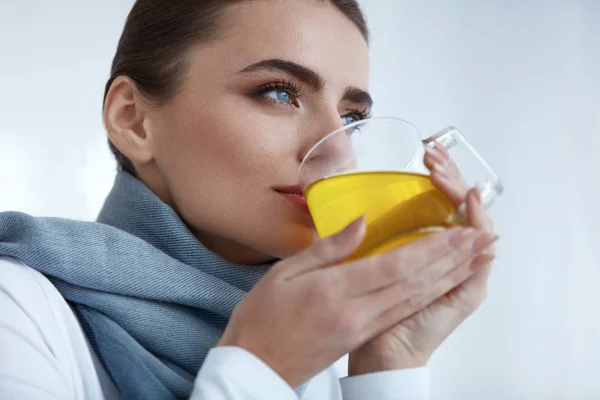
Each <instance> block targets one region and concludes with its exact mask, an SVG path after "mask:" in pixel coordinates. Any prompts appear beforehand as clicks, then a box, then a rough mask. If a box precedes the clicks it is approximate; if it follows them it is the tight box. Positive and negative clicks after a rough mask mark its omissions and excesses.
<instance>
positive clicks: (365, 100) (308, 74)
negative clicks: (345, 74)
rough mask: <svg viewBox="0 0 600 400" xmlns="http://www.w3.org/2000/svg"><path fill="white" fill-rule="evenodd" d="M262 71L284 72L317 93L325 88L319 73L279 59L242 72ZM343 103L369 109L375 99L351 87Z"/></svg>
mask: <svg viewBox="0 0 600 400" xmlns="http://www.w3.org/2000/svg"><path fill="white" fill-rule="evenodd" d="M261 71H264V72H283V73H285V74H287V75H290V76H293V77H295V78H296V79H298V80H300V81H301V82H304V83H305V84H307V85H310V86H312V87H313V88H314V89H315V90H317V91H319V90H321V89H323V88H324V87H325V79H323V77H322V76H321V75H320V74H319V73H318V72H316V71H313V70H312V69H310V68H307V67H305V66H303V65H300V64H297V63H295V62H293V61H287V60H282V59H279V58H273V59H269V60H263V61H259V62H257V63H254V64H251V65H249V66H247V67H246V68H244V69H243V70H242V71H240V72H241V73H251V72H261ZM342 101H350V102H353V103H357V104H363V105H364V106H366V107H367V108H371V107H372V106H373V99H372V98H371V95H370V94H369V93H368V92H366V91H364V90H362V89H359V88H357V87H356V86H350V87H348V88H347V89H346V91H345V92H344V96H343V97H342Z"/></svg>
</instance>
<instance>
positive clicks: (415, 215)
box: [299, 117, 503, 260]
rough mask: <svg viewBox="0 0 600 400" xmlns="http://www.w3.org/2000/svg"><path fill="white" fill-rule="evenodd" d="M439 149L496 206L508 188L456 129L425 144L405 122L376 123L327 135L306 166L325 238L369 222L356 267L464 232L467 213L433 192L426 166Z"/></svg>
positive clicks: (312, 205) (306, 185)
mask: <svg viewBox="0 0 600 400" xmlns="http://www.w3.org/2000/svg"><path fill="white" fill-rule="evenodd" d="M436 143H438V144H439V145H441V146H443V147H444V148H446V149H448V150H449V153H450V155H451V157H452V159H453V161H454V162H455V164H456V165H457V167H458V168H459V170H460V172H461V174H462V176H463V178H464V179H465V182H466V183H467V184H468V185H469V186H470V187H475V186H477V187H478V188H479V190H480V192H481V199H482V203H483V204H484V206H485V207H486V208H487V207H490V206H491V205H492V203H493V201H494V199H495V198H496V197H498V196H499V195H500V194H502V191H503V186H502V182H501V180H500V178H499V177H498V175H497V174H496V173H495V172H494V171H493V170H492V169H491V168H490V166H489V165H488V164H487V163H486V162H485V160H484V159H483V158H482V157H481V156H480V155H479V154H478V153H477V151H475V149H474V148H473V147H472V146H471V145H470V144H469V143H468V142H467V141H466V140H465V138H464V137H463V135H462V134H461V133H460V132H459V131H458V130H457V129H456V128H454V127H447V128H445V129H444V130H442V131H440V132H439V133H437V134H435V135H432V136H430V137H427V138H425V139H424V138H423V137H422V136H421V133H420V132H419V130H418V129H417V127H415V126H414V125H413V124H411V123H409V122H407V121H404V120H402V119H398V118H390V117H386V118H383V117H380V118H370V119H367V120H363V121H358V122H355V123H352V124H349V125H346V126H344V127H343V128H340V129H338V130H336V131H334V132H332V133H330V134H328V135H327V136H325V137H324V138H323V139H321V140H320V141H319V142H318V143H317V144H315V145H314V146H313V148H312V149H311V150H310V151H309V152H308V153H307V155H306V156H305V157H304V160H303V161H302V164H301V165H300V171H299V175H300V186H301V187H302V190H303V191H304V196H305V197H306V201H307V203H308V207H309V209H310V213H311V215H312V218H313V220H314V223H315V226H316V228H317V232H318V234H319V236H320V237H326V236H329V235H332V234H334V233H336V232H339V231H340V230H342V229H343V228H344V227H345V226H347V225H348V224H349V223H350V222H352V221H353V220H355V219H356V218H358V217H360V216H361V215H364V216H365V223H366V225H367V233H366V236H365V238H364V240H363V242H362V243H361V245H360V246H359V247H358V248H357V250H356V251H355V252H354V253H353V254H352V255H351V256H350V257H349V260H352V259H357V258H361V257H367V256H371V255H375V254H380V253H383V252H386V251H388V250H391V249H393V248H396V247H398V246H402V245H404V244H407V243H410V242H412V241H414V240H416V239H418V238H421V237H423V236H425V235H427V234H429V233H431V232H434V231H438V230H441V229H445V228H448V227H451V226H454V225H464V217H463V214H464V210H462V209H461V208H462V207H459V209H456V207H455V206H454V204H453V203H452V202H451V201H450V199H449V198H448V197H447V196H446V195H444V194H443V193H442V192H441V191H440V190H439V189H437V188H436V187H435V186H434V185H433V183H432V182H431V180H430V177H429V170H428V169H427V167H425V165H424V162H423V159H424V156H425V151H426V149H427V146H434V145H435V144H436Z"/></svg>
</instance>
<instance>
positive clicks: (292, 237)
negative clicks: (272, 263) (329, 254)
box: [266, 226, 318, 259]
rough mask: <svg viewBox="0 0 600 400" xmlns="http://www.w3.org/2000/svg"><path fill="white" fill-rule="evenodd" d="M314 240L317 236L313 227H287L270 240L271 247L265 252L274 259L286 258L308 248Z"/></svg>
mask: <svg viewBox="0 0 600 400" xmlns="http://www.w3.org/2000/svg"><path fill="white" fill-rule="evenodd" d="M276 233H277V232H276ZM316 239H318V235H317V232H316V231H315V229H314V228H313V227H308V226H299V227H295V228H292V229H290V228H289V227H288V228H287V229H286V230H285V231H283V232H280V234H279V235H277V236H276V237H273V238H272V241H271V246H269V247H270V248H269V249H266V250H267V251H266V252H267V253H268V254H270V255H272V256H273V257H275V258H280V259H283V258H288V257H291V256H293V255H295V254H298V253H300V252H301V251H302V250H305V249H307V248H308V247H310V245H311V244H312V243H313V242H314V241H315V240H316Z"/></svg>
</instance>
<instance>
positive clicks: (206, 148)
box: [156, 97, 299, 208]
mask: <svg viewBox="0 0 600 400" xmlns="http://www.w3.org/2000/svg"><path fill="white" fill-rule="evenodd" d="M187 104H195V106H183V107H178V108H176V107H172V110H171V112H170V113H169V114H168V115H167V116H166V118H164V121H163V123H162V124H161V127H160V131H161V135H158V136H159V141H158V142H157V146H156V162H157V164H158V166H159V169H160V170H161V172H162V173H163V174H164V175H165V178H166V180H167V182H168V184H169V186H170V187H171V191H172V192H173V193H172V196H173V197H174V198H177V197H180V198H181V197H185V199H183V200H182V201H186V202H188V201H193V202H194V203H195V204H196V206H198V203H202V206H203V207H209V208H211V207H215V208H218V207H219V206H220V204H212V203H213V202H214V201H215V198H213V197H211V198H207V195H206V193H204V194H202V192H203V191H204V192H206V190H205V188H207V187H210V188H211V192H212V193H213V194H216V195H218V196H216V197H219V196H220V197H221V198H223V199H231V200H229V201H227V203H229V204H228V206H229V207H232V206H236V204H234V203H233V201H234V199H235V197H236V196H235V195H236V192H240V193H243V194H244V197H245V198H246V199H250V198H251V197H252V196H253V193H258V191H259V190H264V189H269V188H271V187H273V186H274V185H282V184H286V185H289V184H294V183H295V180H296V179H297V168H298V166H299V163H298V161H297V156H296V155H297V153H298V150H297V149H298V146H299V143H298V137H299V136H298V135H297V134H296V129H295V126H294V124H293V123H292V124H290V122H289V120H288V121H285V120H283V119H282V118H277V117H275V116H272V115H269V114H265V113H263V112H261V111H260V108H258V107H256V108H255V107H249V106H247V103H246V102H245V101H244V100H238V99H235V98H232V97H228V98H224V99H222V100H221V101H220V102H218V101H215V102H212V103H211V104H206V103H205V104H198V103H195V102H191V101H190V102H187ZM232 110H235V112H232ZM203 189H204V190H203ZM207 202H209V203H210V204H206V203H207ZM223 205H224V204H223Z"/></svg>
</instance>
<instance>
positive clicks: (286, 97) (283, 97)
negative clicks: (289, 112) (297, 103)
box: [265, 89, 293, 104]
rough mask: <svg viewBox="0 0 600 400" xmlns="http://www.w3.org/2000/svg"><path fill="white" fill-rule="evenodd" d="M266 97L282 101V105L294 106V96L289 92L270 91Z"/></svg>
mask: <svg viewBox="0 0 600 400" xmlns="http://www.w3.org/2000/svg"><path fill="white" fill-rule="evenodd" d="M265 96H267V97H270V98H272V99H273V100H277V101H281V102H282V103H288V104H293V100H292V94H291V93H290V92H288V91H287V90H281V89H274V90H269V91H268V92H265Z"/></svg>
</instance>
